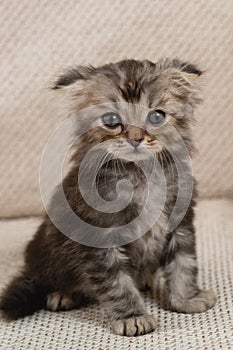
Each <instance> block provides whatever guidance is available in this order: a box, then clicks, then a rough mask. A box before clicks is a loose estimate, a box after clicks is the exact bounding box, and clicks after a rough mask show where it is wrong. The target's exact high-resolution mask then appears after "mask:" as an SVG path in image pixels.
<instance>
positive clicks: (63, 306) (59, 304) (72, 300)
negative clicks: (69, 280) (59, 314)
mask: <svg viewBox="0 0 233 350" xmlns="http://www.w3.org/2000/svg"><path fill="white" fill-rule="evenodd" d="M93 301H94V300H92V299H90V298H88V297H87V296H86V295H85V294H83V293H82V292H73V293H70V294H67V293H62V292H59V291H57V292H53V293H50V294H48V295H47V298H46V309H47V310H50V311H68V310H72V309H76V308H79V307H81V306H84V305H87V304H91V303H93Z"/></svg>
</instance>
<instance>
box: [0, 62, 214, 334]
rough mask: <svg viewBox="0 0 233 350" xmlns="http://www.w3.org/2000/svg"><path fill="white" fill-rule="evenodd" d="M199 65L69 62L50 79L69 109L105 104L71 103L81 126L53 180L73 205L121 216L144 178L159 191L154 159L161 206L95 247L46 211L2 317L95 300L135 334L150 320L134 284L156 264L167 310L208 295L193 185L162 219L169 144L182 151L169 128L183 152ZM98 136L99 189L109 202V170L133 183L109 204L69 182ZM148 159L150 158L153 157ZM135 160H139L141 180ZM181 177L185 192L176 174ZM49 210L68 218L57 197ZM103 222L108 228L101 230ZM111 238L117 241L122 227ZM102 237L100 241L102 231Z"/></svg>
mask: <svg viewBox="0 0 233 350" xmlns="http://www.w3.org/2000/svg"><path fill="white" fill-rule="evenodd" d="M201 73H202V72H201V71H200V70H199V69H198V68H197V67H195V66H194V65H192V64H189V63H183V62H181V61H179V60H177V59H174V60H170V59H166V60H161V61H158V62H157V63H152V62H150V61H147V60H145V61H136V60H124V61H120V62H117V63H111V64H107V65H104V66H102V67H99V68H94V67H76V68H74V69H71V70H69V71H68V72H67V73H65V74H64V75H62V76H61V77H60V78H59V79H58V80H57V81H56V83H55V85H54V87H53V89H54V90H58V92H59V93H64V92H65V93H66V92H68V94H67V95H68V96H67V98H68V97H69V96H71V97H72V99H71V100H72V102H71V110H72V111H73V112H79V111H82V110H83V109H84V108H86V107H89V106H94V105H96V106H99V105H102V104H104V106H105V107H104V108H105V109H104V110H103V113H102V112H99V113H102V114H98V113H97V114H95V115H90V112H88V113H89V114H88V115H86V114H85V113H83V114H82V112H80V113H81V117H80V121H79V125H78V126H77V127H78V128H84V129H85V127H87V131H86V132H85V133H84V134H82V136H81V137H79V140H78V142H77V143H76V146H75V153H74V155H73V157H72V169H71V171H70V172H69V174H68V176H67V177H66V178H65V180H64V181H63V187H64V192H65V194H66V197H67V200H68V202H69V204H70V206H71V208H72V209H73V211H74V212H75V213H76V214H77V215H78V216H79V217H80V218H81V219H82V220H84V221H85V222H87V223H89V224H91V225H92V227H94V228H95V227H104V228H116V227H122V226H123V225H127V224H129V223H130V222H132V221H133V220H134V219H135V218H137V217H138V216H139V214H140V213H141V211H142V209H143V208H142V207H143V203H142V202H143V201H144V200H145V193H146V190H147V189H148V186H149V188H150V189H151V193H152V198H153V195H154V196H155V198H156V194H157V193H159V190H160V187H161V182H160V181H161V179H160V176H159V173H158V167H159V166H160V167H161V168H162V170H163V173H164V176H165V179H166V191H167V192H166V198H165V203H164V208H163V210H162V213H161V215H160V216H159V219H158V220H156V222H155V224H154V225H153V226H152V227H150V228H149V229H148V231H147V232H146V233H145V234H143V232H142V229H141V225H135V227H134V226H131V227H134V229H133V230H127V229H126V231H125V242H123V243H124V245H122V246H119V245H118V244H117V243H116V242H115V241H114V239H115V238H114V237H111V240H112V241H111V242H112V245H109V246H107V245H106V246H105V247H102V248H101V247H98V248H96V247H94V246H87V245H83V244H80V243H78V242H77V239H79V238H80V237H83V236H84V237H85V234H86V232H80V231H82V228H79V227H76V228H74V227H72V229H71V230H73V231H72V232H76V233H77V239H76V241H75V240H72V239H70V238H68V237H67V236H66V235H64V234H63V233H61V232H60V231H59V229H58V228H57V227H56V226H55V225H54V224H53V222H52V221H51V219H50V218H49V216H48V215H46V216H45V218H44V221H43V223H42V224H41V226H40V227H39V229H38V231H37V233H36V234H35V236H34V238H33V239H32V241H31V242H29V244H28V246H27V248H26V252H25V267H24V269H23V271H22V273H21V274H20V275H19V276H18V277H16V278H15V279H13V281H12V282H11V283H10V284H9V286H8V287H7V288H6V290H5V291H4V293H3V295H2V298H1V305H0V306H1V309H2V310H3V313H4V315H5V316H6V317H7V318H8V319H17V318H19V317H23V316H25V315H29V314H32V313H33V312H34V311H36V310H38V309H40V308H47V309H49V310H52V311H57V310H69V309H71V308H76V307H79V306H81V305H83V304H85V303H88V302H95V301H96V302H98V303H100V304H103V303H104V304H105V305H106V310H107V311H108V313H109V315H110V316H111V329H112V331H113V332H114V333H115V334H119V335H127V336H136V335H141V334H146V333H149V332H151V331H153V330H154V329H155V328H156V322H155V319H154V317H153V316H152V315H149V314H148V313H147V311H146V309H145V306H144V302H143V297H142V295H141V292H140V290H143V288H145V286H146V285H148V284H149V281H151V279H153V275H154V273H155V272H156V271H157V270H158V269H159V268H160V269H161V268H162V269H163V273H164V277H165V280H166V296H167V304H168V307H169V308H170V310H173V311H178V312H184V313H195V312H203V311H206V310H207V309H209V308H211V307H212V306H213V305H214V304H215V302H216V298H215V296H214V294H213V293H212V292H211V291H203V290H200V289H199V287H198V285H197V262H196V249H195V228H194V226H193V219H194V206H195V197H196V190H195V186H194V189H193V191H192V193H191V200H190V203H189V205H188V208H187V210H186V211H185V212H183V213H182V217H183V218H182V220H181V221H180V220H178V218H177V216H178V214H176V213H175V215H174V217H173V221H169V218H170V217H171V214H172V211H173V207H174V204H175V202H176V199H177V196H178V191H179V189H180V185H179V183H178V182H179V177H178V170H177V166H176V164H175V160H174V159H173V157H172V154H173V153H176V154H180V155H181V156H180V158H181V159H180V162H181V163H182V162H183V164H185V162H186V160H187V159H184V158H185V157H184V158H182V152H180V150H179V148H182V147H183V146H182V145H180V139H179V138H177V137H176V135H175V134H174V130H176V131H177V132H178V134H179V135H181V137H182V140H183V142H184V145H185V146H186V149H187V150H188V154H189V155H191V154H192V151H193V149H194V147H193V143H192V137H191V132H190V123H191V121H192V119H193V110H194V108H195V106H196V105H197V104H198V103H199V102H200V99H199V97H198V80H199V76H200V75H201ZM96 108H97V110H98V107H96ZM106 108H107V109H106ZM142 111H143V112H142ZM145 111H147V112H145ZM101 144H103V149H102V150H104V152H105V154H106V156H109V158H106V159H107V161H106V162H105V163H104V164H103V166H102V167H101V169H100V170H99V171H98V176H97V179H98V181H97V180H96V185H97V189H98V192H99V194H100V195H101V197H102V198H104V199H105V200H107V201H110V202H111V201H112V200H115V199H116V197H117V193H116V186H117V185H116V184H117V182H118V181H119V179H127V180H130V182H131V183H132V186H133V189H134V193H133V197H132V200H131V202H130V203H129V204H128V205H127V206H126V207H125V208H123V209H122V210H120V211H119V212H116V213H106V212H103V211H98V210H95V209H94V208H91V207H90V206H89V205H88V204H87V203H86V201H85V200H84V198H83V197H82V195H81V193H80V188H79V186H78V185H77V173H78V170H79V168H80V164H81V162H82V159H83V158H84V156H85V154H86V153H87V152H88V151H89V150H91V149H93V147H94V146H96V145H101ZM112 156H114V157H117V159H113V157H112ZM155 159H156V160H157V162H158V163H157V165H158V166H155V165H153V160H155ZM140 162H141V163H140ZM140 164H143V166H144V165H145V166H148V169H149V170H148V172H149V174H150V176H149V180H148V179H147V178H146V177H145V175H144V174H143V172H142V171H141V169H140ZM155 164H156V163H155ZM189 175H190V174H187V176H189ZM147 181H149V185H148V184H147ZM194 185H195V184H194ZM182 186H183V187H182ZM182 186H181V187H182V188H181V189H182V191H183V192H185V183H183V185H182ZM86 190H88V189H86ZM191 190H192V189H191ZM126 192H127V191H126ZM110 202H109V203H110ZM56 206H58V207H59V204H58V202H57V201H56V195H55V197H54V199H53V200H52V204H51V207H52V208H53V207H56ZM155 208H156V203H155V204H154V207H153V205H152V206H150V207H149V208H148V209H147V210H148V211H147V213H146V214H145V217H144V221H147V219H148V220H149V221H150V219H151V217H153V215H154V214H153V213H154V211H155ZM57 212H58V213H59V214H57V215H59V217H61V220H68V221H69V218H68V213H66V211H65V210H64V211H63V207H60V208H58V211H57ZM66 215H67V217H66ZM145 218H146V219H145ZM176 221H177V225H176V227H173V228H172V230H169V229H168V227H167V225H168V222H169V224H170V225H171V226H172V225H173V223H174V222H176ZM179 221H180V222H179ZM142 224H143V222H142ZM173 226H174V225H173ZM108 232H109V235H110V236H111V230H109V231H108ZM80 234H81V236H79V235H80ZM94 234H95V232H94V230H93V235H94ZM117 238H118V237H116V241H117ZM121 238H122V239H123V241H124V235H122V236H121ZM80 239H81V238H80ZM97 240H98V239H97ZM104 240H106V241H108V235H107V234H105V236H104ZM103 242H104V241H103ZM97 246H98V244H97Z"/></svg>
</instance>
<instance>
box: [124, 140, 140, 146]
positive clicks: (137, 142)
mask: <svg viewBox="0 0 233 350" xmlns="http://www.w3.org/2000/svg"><path fill="white" fill-rule="evenodd" d="M127 142H129V143H130V144H131V145H132V146H133V147H135V148H137V147H138V146H139V145H140V143H141V142H142V139H140V140H131V139H128V140H127Z"/></svg>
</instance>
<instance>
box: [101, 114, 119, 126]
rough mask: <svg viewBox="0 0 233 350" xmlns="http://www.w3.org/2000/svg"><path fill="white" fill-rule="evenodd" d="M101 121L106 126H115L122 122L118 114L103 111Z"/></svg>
mask: <svg viewBox="0 0 233 350" xmlns="http://www.w3.org/2000/svg"><path fill="white" fill-rule="evenodd" d="M102 121H103V123H104V125H106V126H107V127H108V128H116V127H117V126H119V125H121V124H122V120H121V117H120V116H119V114H117V113H113V112H109V113H105V114H104V115H103V116H102Z"/></svg>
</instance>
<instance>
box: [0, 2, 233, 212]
mask: <svg viewBox="0 0 233 350" xmlns="http://www.w3.org/2000/svg"><path fill="white" fill-rule="evenodd" d="M0 13H1V16H0V21H1V23H0V37H1V40H0V62H1V71H0V81H1V84H0V106H1V107H0V133H1V134H0V135H1V137H0V149H1V153H0V172H1V177H0V188H1V199H0V216H17V215H18V216H20V215H36V214H40V213H41V208H42V206H41V201H40V196H39V185H38V171H39V170H38V169H39V162H40V156H41V152H42V149H43V147H44V145H45V143H46V141H47V140H48V137H49V135H50V133H51V132H52V131H53V130H54V127H55V126H56V125H57V124H58V122H59V120H61V118H62V117H64V116H62V115H61V114H62V113H61V112H60V111H59V108H57V111H56V112H55V110H56V108H55V107H56V102H55V101H56V100H53V98H52V97H50V95H49V93H48V92H47V91H46V87H47V86H48V81H49V80H50V79H51V77H52V76H53V74H54V73H55V72H57V71H58V70H60V68H61V67H65V66H70V65H73V64H87V63H90V64H93V65H100V64H103V63H105V62H109V61H116V60H120V59H122V58H125V57H128V58H138V59H144V58H148V59H150V60H157V59H158V58H160V57H175V56H177V57H180V58H182V59H183V60H191V61H192V62H194V63H199V65H200V67H201V68H202V69H204V70H207V72H206V77H205V80H204V81H203V85H204V91H203V95H204V100H205V102H204V104H203V105H202V106H201V107H200V108H199V111H198V113H197V120H198V127H197V128H196V130H195V136H196V140H197V144H198V148H199V152H200V154H199V155H198V156H197V159H196V161H195V164H194V165H195V170H196V174H197V177H198V179H199V181H200V193H201V195H202V196H208V197H211V196H230V195H231V194H232V191H233V176H232V175H233V163H232V160H231V151H232V148H233V138H232V135H233V123H232V110H233V65H232V57H233V55H232V53H233V45H232V42H233V40H232V39H233V21H232V17H233V6H232V1H231V0H224V1H218V0H207V1H187V0H184V1H178V0H177V1H169V0H164V1H159V0H143V1H141V0H134V1H126V0H121V1H107V0H98V1H94V0H80V1H75V0H67V1H65V2H61V1H57V0H53V1H46V0H40V1H38V0H31V1H28V0H21V1H13V0H3V1H1V2H0Z"/></svg>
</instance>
